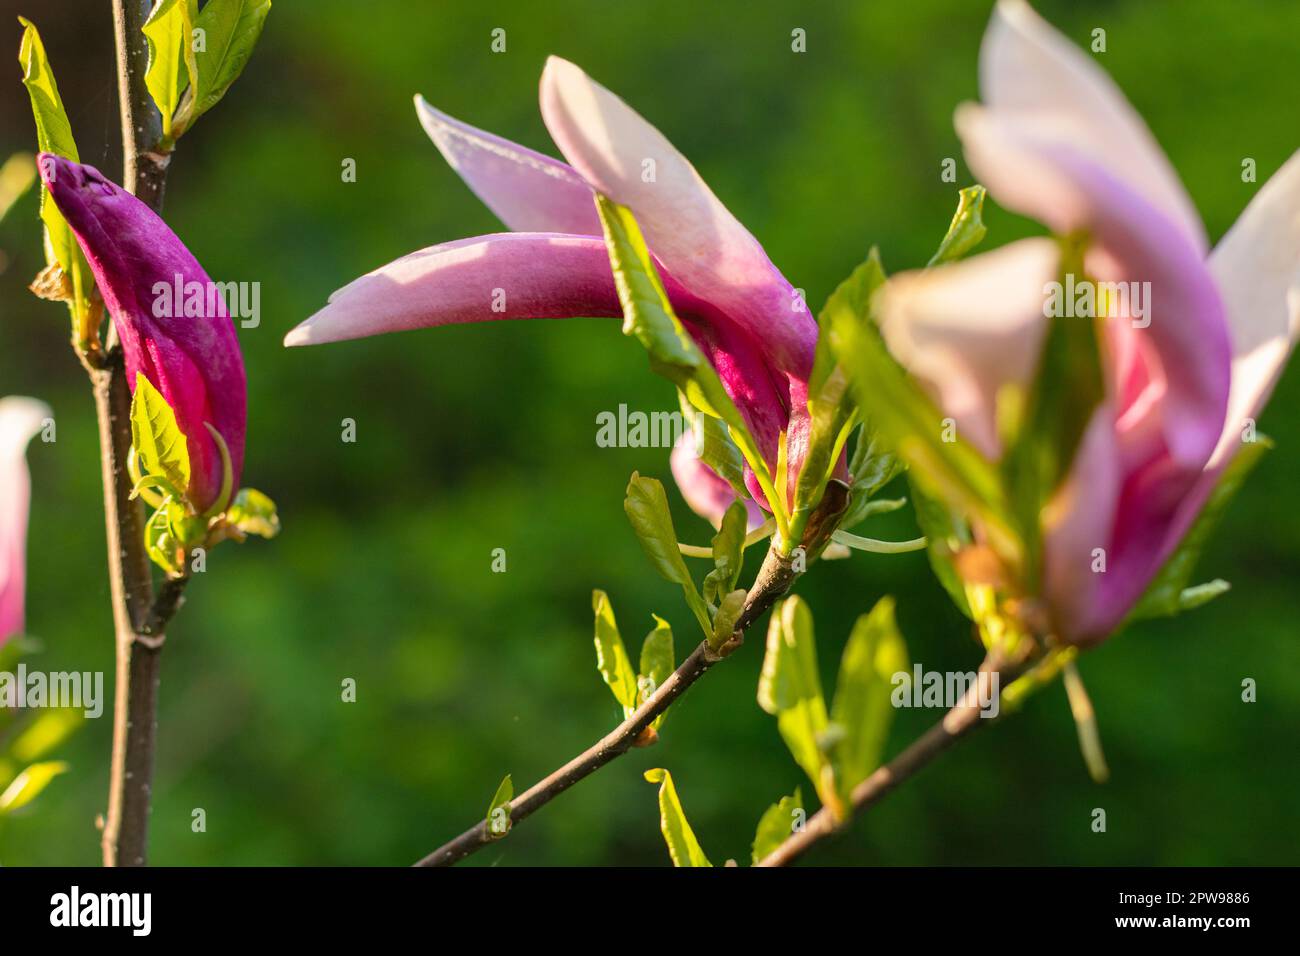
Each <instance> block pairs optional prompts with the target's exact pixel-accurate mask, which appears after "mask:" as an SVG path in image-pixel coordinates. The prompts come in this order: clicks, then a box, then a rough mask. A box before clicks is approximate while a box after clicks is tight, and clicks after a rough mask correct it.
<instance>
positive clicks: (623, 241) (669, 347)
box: [596, 193, 785, 524]
mask: <svg viewBox="0 0 1300 956" xmlns="http://www.w3.org/2000/svg"><path fill="white" fill-rule="evenodd" d="M596 211H597V213H598V214H599V216H600V222H601V226H602V228H603V230H604V234H605V248H606V250H607V251H608V253H609V262H610V268H611V269H612V270H613V273H614V286H615V288H616V289H617V290H618V298H619V302H620V303H622V306H623V334H624V335H631V336H634V337H635V338H636V339H637V341H639V342H640V343H641V345H642V346H643V347H644V348H645V350H646V352H647V353H648V354H649V356H650V368H651V369H652V370H653V371H654V372H655V373H656V374H658V375H662V376H663V377H664V378H666V379H668V380H669V381H670V382H672V383H673V384H674V385H676V386H677V388H678V389H680V390H681V392H682V393H683V394H684V395H685V396H686V398H687V400H688V401H689V402H690V403H691V405H692V406H694V407H695V408H698V409H699V410H700V411H702V412H704V413H705V414H708V415H711V416H713V417H714V418H717V419H720V420H721V421H722V422H723V423H724V424H725V425H726V426H727V428H728V429H729V432H730V436H731V440H732V441H734V442H735V444H736V446H737V447H738V448H739V449H740V452H741V454H742V455H744V457H745V460H746V461H748V462H749V466H750V468H751V469H753V471H754V474H755V475H756V476H757V478H758V481H759V484H760V485H761V486H762V488H763V490H764V492H765V493H766V494H767V497H768V501H769V503H771V504H772V507H773V508H775V509H777V512H778V516H779V517H778V524H780V523H782V522H783V521H784V503H785V498H784V495H782V496H781V497H780V498H777V495H776V491H775V488H774V486H773V484H772V481H773V479H772V475H771V472H770V470H769V469H768V466H767V463H766V461H765V460H764V458H763V456H762V454H761V453H760V452H759V449H758V445H757V443H756V442H755V441H754V438H753V436H752V435H751V434H750V433H749V428H748V426H747V425H746V424H745V420H744V419H743V418H742V417H741V414H740V412H739V410H737V408H736V406H735V403H734V402H732V400H731V396H729V395H728V394H727V392H726V390H725V389H724V388H723V387H722V380H721V379H719V378H718V373H717V372H716V371H715V370H714V368H713V366H712V365H711V364H710V363H709V360H708V359H707V358H706V357H705V356H704V353H703V352H701V351H700V350H699V347H698V346H696V344H695V342H694V341H693V340H692V339H691V337H690V335H688V334H687V332H686V329H685V328H684V327H683V326H682V323H681V320H679V319H678V318H677V315H676V313H675V312H673V307H672V304H671V303H670V302H669V301H668V293H667V292H665V291H664V286H663V283H662V282H661V281H660V279H659V274H658V273H657V272H656V271H655V267H654V262H653V261H652V260H651V258H650V252H649V250H648V249H647V248H646V244H645V240H644V239H643V238H642V236H641V229H640V227H639V226H638V225H637V223H636V219H635V218H634V217H633V216H632V213H631V211H630V210H629V209H628V208H627V207H625V206H620V205H619V204H618V203H616V202H613V201H612V200H610V199H608V198H606V197H605V196H602V195H600V194H599V193H597V194H596Z"/></svg>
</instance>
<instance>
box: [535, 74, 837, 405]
mask: <svg viewBox="0 0 1300 956" xmlns="http://www.w3.org/2000/svg"><path fill="white" fill-rule="evenodd" d="M541 107H542V118H543V119H544V120H545V121H546V127H547V129H548V130H550V133H551V137H552V138H553V139H554V140H555V142H556V145H557V146H559V147H560V151H561V152H562V153H563V154H564V156H565V157H566V158H567V159H568V160H569V162H570V163H571V164H572V165H573V168H574V169H575V170H577V171H578V173H580V174H581V175H582V177H583V179H585V180H586V181H587V182H588V183H590V184H591V185H592V186H593V187H594V188H595V189H597V190H599V191H600V192H602V193H604V194H605V195H606V196H609V197H610V198H611V199H613V200H615V201H616V202H619V203H622V204H623V205H625V206H627V207H628V208H630V209H631V210H632V212H633V213H634V214H635V215H636V217H637V222H638V223H639V224H640V226H641V229H642V231H643V232H644V233H645V237H646V242H647V244H648V245H649V246H650V249H651V250H652V251H653V252H654V254H655V256H656V257H657V258H658V259H659V260H660V261H661V262H662V263H663V264H664V266H665V267H666V268H667V270H668V271H669V272H670V273H671V274H672V275H673V277H674V278H675V279H676V280H677V281H678V282H680V283H681V285H682V286H683V287H684V288H686V289H689V290H690V291H691V292H692V293H694V294H695V295H696V296H698V297H700V298H701V299H704V300H707V301H708V302H710V303H711V304H713V305H714V306H716V307H717V308H719V309H721V310H722V311H724V312H726V313H727V314H728V315H730V316H732V318H733V319H735V320H736V321H737V322H740V323H743V324H744V325H745V327H746V328H747V329H748V330H749V331H750V332H751V333H752V334H753V336H754V338H755V339H756V340H757V341H758V342H760V343H761V344H762V346H763V347H764V349H765V351H766V352H767V354H768V355H769V357H770V361H771V364H773V365H774V366H775V367H777V368H779V369H781V370H782V371H783V372H786V373H787V374H789V375H790V376H792V377H794V378H798V379H802V380H804V381H806V380H807V377H808V374H809V372H810V370H811V368H812V356H813V347H814V345H815V343H816V340H817V324H816V322H815V321H814V320H813V318H812V316H811V315H810V314H809V313H808V310H807V308H806V307H804V306H803V305H802V302H801V301H800V300H799V298H798V297H797V295H796V293H795V290H794V289H793V287H792V286H791V285H790V283H789V282H787V281H786V280H785V278H784V277H783V276H782V275H781V274H780V272H778V271H777V269H776V267H775V266H773V265H772V262H771V260H769V259H768V257H767V254H766V253H765V252H764V251H763V247H762V246H760V245H759V244H758V241H757V240H756V239H755V238H754V237H753V236H752V235H750V234H749V232H748V231H747V230H746V229H745V227H744V226H742V225H741V224H740V223H739V222H738V221H737V220H736V219H735V217H734V216H732V215H731V213H730V212H728V211H727V209H726V207H725V206H723V205H722V203H721V202H720V201H719V200H718V198H717V197H716V196H714V195H713V192H712V191H711V190H710V189H709V187H708V186H707V185H706V184H705V183H704V180H702V179H701V178H700V175H699V173H697V172H696V171H695V168H694V167H693V166H692V165H691V164H690V163H689V162H688V161H687V159H686V157H684V156H682V154H681V153H679V152H678V151H677V150H676V149H674V148H673V146H672V144H671V143H669V142H668V140H667V139H665V138H664V136H663V134H661V133H660V132H659V131H658V130H657V129H655V128H654V127H653V126H651V125H650V124H649V123H647V122H646V121H645V120H644V119H642V118H641V116H639V115H638V114H637V113H636V112H635V111H634V110H632V108H631V107H629V106H628V105H627V104H626V103H624V102H623V101H622V100H621V99H619V98H618V97H617V96H615V95H614V94H613V93H611V92H609V91H608V90H607V89H605V88H604V87H603V86H601V85H600V84H598V83H596V82H594V81H593V80H591V79H590V78H589V77H588V76H587V75H586V74H585V73H583V72H582V70H580V69H579V68H578V67H576V66H574V65H573V64H572V63H569V62H568V61H566V60H561V59H559V58H557V57H551V58H549V59H548V60H547V63H546V69H545V71H544V72H543V74H542V84H541ZM650 163H653V176H651V173H650V165H649V164H650ZM643 177H644V178H643ZM647 179H649V180H650V181H647Z"/></svg>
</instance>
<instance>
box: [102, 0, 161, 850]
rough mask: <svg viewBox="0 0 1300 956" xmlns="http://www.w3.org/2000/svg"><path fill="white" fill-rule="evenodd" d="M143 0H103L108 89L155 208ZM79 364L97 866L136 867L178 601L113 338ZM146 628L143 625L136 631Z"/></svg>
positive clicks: (130, 163)
mask: <svg viewBox="0 0 1300 956" xmlns="http://www.w3.org/2000/svg"><path fill="white" fill-rule="evenodd" d="M150 6H151V4H150V2H149V0H113V31H114V36H115V40H116V48H117V73H118V95H119V98H120V101H121V103H120V105H121V113H122V154H123V178H122V184H123V186H124V187H125V188H126V189H127V190H129V191H130V192H132V193H134V194H135V195H136V196H138V197H139V198H140V199H141V200H143V201H144V202H145V203H147V204H148V205H149V206H150V207H151V208H153V209H154V210H155V211H157V210H158V209H159V208H160V207H161V205H162V197H163V187H164V184H165V182H166V160H165V159H163V160H162V161H161V163H159V162H156V161H155V160H154V159H153V158H151V157H152V153H151V152H150V151H151V150H152V147H153V144H155V143H157V141H158V138H159V137H160V136H161V130H162V128H161V121H160V119H159V116H158V111H157V110H156V109H155V108H154V106H153V102H152V100H151V99H150V97H149V93H148V90H147V89H146V88H145V85H144V71H145V65H146V63H147V62H148V56H149V51H148V46H147V43H146V41H145V38H144V35H143V34H142V33H141V32H140V27H141V26H142V25H143V24H144V21H145V20H146V19H147V18H148V16H149V10H150ZM108 341H109V347H108V348H107V349H106V351H105V354H104V356H103V359H102V361H101V362H99V363H97V365H95V366H91V367H89V368H88V371H89V373H90V380H91V385H92V387H93V390H94V395H95V412H96V416H97V417H98V420H99V446H100V465H101V471H102V473H103V483H104V521H105V525H106V528H107V537H108V576H109V585H110V590H111V592H112V600H113V626H114V631H115V635H116V646H117V672H116V678H117V679H116V686H115V691H114V705H113V757H112V765H111V769H110V773H109V791H108V815H107V819H106V820H105V822H104V835H103V840H102V846H103V853H104V865H105V866H119V865H121V866H143V865H144V864H145V862H146V860H147V847H148V838H149V800H150V792H151V790H152V787H153V760H154V736H155V732H156V729H157V699H158V658H159V654H160V653H161V650H162V644H163V640H164V637H163V633H162V631H163V628H164V627H165V625H166V623H167V622H166V618H167V617H170V613H171V612H174V611H175V609H176V606H177V603H178V601H179V592H177V595H176V601H173V602H172V603H171V604H170V610H168V608H167V607H163V608H160V609H159V610H160V612H164V613H160V614H158V615H154V614H152V613H151V612H152V610H153V608H154V604H153V580H152V577H151V572H150V568H149V557H148V555H147V554H146V553H145V548H144V514H143V511H142V510H141V505H140V502H139V501H137V500H134V499H132V498H131V477H130V474H129V473H128V471H127V467H126V462H127V457H128V455H129V453H130V451H131V390H130V388H129V386H128V383H127V379H126V366H125V364H124V361H123V357H122V350H121V348H120V347H119V346H116V345H113V344H112V343H113V342H114V338H113V336H112V334H111V332H110V335H109V338H108ZM146 628H148V630H146Z"/></svg>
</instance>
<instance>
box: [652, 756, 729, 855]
mask: <svg viewBox="0 0 1300 956" xmlns="http://www.w3.org/2000/svg"><path fill="white" fill-rule="evenodd" d="M645 778H646V780H647V781H648V782H649V783H657V784H659V831H660V832H661V833H663V835H664V842H665V843H666V844H668V856H669V857H671V858H672V861H673V866H712V865H713V864H712V863H710V862H709V858H708V857H707V856H705V855H704V850H702V849H701V848H700V841H699V840H697V839H695V831H694V830H692V829H691V825H690V823H688V822H687V820H686V814H685V813H683V812H682V804H681V801H680V800H678V799H677V788H676V787H674V786H673V775H672V774H670V773H669V772H668V771H667V770H663V769H659V768H656V769H654V770H647V771H646V772H645Z"/></svg>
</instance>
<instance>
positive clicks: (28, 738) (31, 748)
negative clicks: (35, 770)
mask: <svg viewBox="0 0 1300 956" xmlns="http://www.w3.org/2000/svg"><path fill="white" fill-rule="evenodd" d="M85 719H86V718H85V716H84V714H83V712H82V711H79V710H73V709H72V708H69V707H56V708H54V709H52V710H46V711H44V712H42V713H41V715H40V716H39V717H37V718H36V719H35V720H33V721H32V722H31V723H29V724H28V725H27V726H26V727H24V728H23V729H22V730H21V731H20V732H19V733H18V735H17V736H16V737H14V739H13V742H12V743H11V744H10V745H9V753H10V755H11V756H12V757H13V758H14V759H15V760H20V761H22V762H23V763H30V762H32V761H35V760H39V759H40V758H41V757H44V756H45V755H46V754H47V753H49V752H50V751H51V750H53V749H54V748H55V747H57V746H59V744H61V743H63V741H65V740H66V739H67V738H68V735H69V734H71V733H72V732H73V731H74V730H76V729H77V728H78V727H80V726H81V725H82V723H84V722H85Z"/></svg>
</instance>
